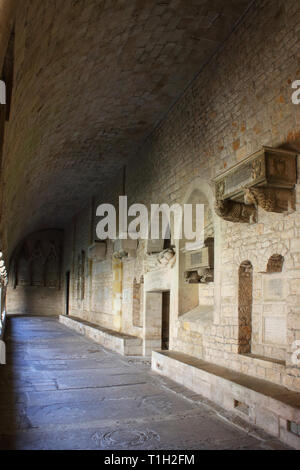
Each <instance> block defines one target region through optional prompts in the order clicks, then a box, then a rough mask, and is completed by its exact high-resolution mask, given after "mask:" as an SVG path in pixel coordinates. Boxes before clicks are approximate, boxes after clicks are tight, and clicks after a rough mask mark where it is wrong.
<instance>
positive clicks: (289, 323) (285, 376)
mask: <svg viewBox="0 0 300 470" xmlns="http://www.w3.org/2000/svg"><path fill="white" fill-rule="evenodd" d="M299 20H300V4H299V3H298V2H295V1H293V0H285V1H281V0H276V1H274V0H272V1H271V0H261V1H257V2H255V3H254V5H253V6H252V8H251V10H250V11H249V12H248V15H247V17H246V18H245V19H244V20H243V22H242V23H241V24H240V25H239V26H238V27H237V28H236V30H235V31H234V32H233V34H232V35H231V37H230V38H229V39H228V41H227V42H226V43H225V44H224V46H223V47H222V50H220V51H219V52H218V53H217V54H216V55H215V56H214V57H213V59H212V60H211V61H210V62H209V63H208V64H207V65H206V67H205V68H204V69H203V70H202V72H201V73H200V74H199V75H198V77H197V78H196V79H195V81H194V82H193V83H192V84H191V85H190V86H189V87H188V89H187V91H186V92H185V93H184V95H183V96H182V97H181V98H180V99H179V100H178V101H177V103H176V104H175V105H174V106H173V107H172V109H171V110H170V111H169V113H168V115H167V117H166V118H165V119H164V120H163V121H162V122H161V123H160V124H159V125H158V126H157V128H156V129H155V131H154V132H153V133H152V134H151V136H149V138H148V139H147V140H146V141H145V142H144V145H143V146H142V148H141V150H140V152H139V153H138V154H137V155H136V157H134V158H133V160H132V161H131V163H130V164H129V165H128V167H127V180H126V194H127V195H128V198H129V203H136V202H138V203H145V204H147V205H148V206H149V205H150V204H151V203H168V204H173V203H183V201H184V200H185V196H186V194H187V193H188V192H189V188H190V187H191V185H193V184H195V182H196V183H197V185H198V187H199V189H200V190H201V189H202V186H203V187H204V184H205V185H207V187H208V188H209V189H208V190H207V191H206V192H207V193H209V194H210V196H209V198H210V203H211V204H212V205H213V202H214V191H213V185H212V179H213V178H214V177H215V176H217V175H218V174H220V173H221V172H222V171H224V170H225V169H228V168H230V167H231V166H232V165H233V164H235V163H236V162H239V161H242V160H243V159H244V158H245V157H247V156H249V155H250V154H252V153H254V152H256V151H257V150H260V149H261V147H262V146H263V145H268V146H271V147H275V148H276V147H280V148H286V149H291V150H295V151H297V152H299V151H300V132H299V125H300V106H296V105H294V104H293V103H292V100H291V96H292V92H293V91H292V88H291V84H292V82H293V81H294V80H296V79H300V59H299V56H298V55H297V53H296V51H298V50H299V49H300V31H299V26H298V25H299ZM120 194H121V192H120V178H119V177H118V178H117V179H116V180H115V183H114V180H112V181H110V182H108V186H107V188H103V192H102V193H101V192H99V194H97V195H96V199H95V205H96V206H97V205H98V204H100V203H103V202H105V203H109V202H110V203H116V202H117V197H118V195H120ZM296 197H297V204H296V211H295V212H294V213H291V214H271V213H266V212H264V211H262V210H259V216H258V223H257V224H253V225H246V224H233V223H230V222H225V221H221V220H220V219H218V218H217V217H215V218H214V221H215V222H214V223H215V233H216V234H217V235H216V236H215V257H216V260H215V282H214V285H213V286H210V288H209V289H210V291H209V295H208V297H210V299H212V293H213V299H214V311H213V317H212V318H211V321H208V322H206V323H205V324H204V325H202V324H201V318H200V319H199V321H197V322H196V323H194V324H193V322H186V323H185V322H180V321H179V313H180V312H179V307H178V305H179V299H178V296H179V281H178V279H179V266H178V259H177V262H176V264H175V266H174V267H173V268H169V267H167V268H165V269H163V270H162V271H155V270H153V268H151V267H150V268H149V257H148V255H147V254H146V248H145V243H144V242H141V243H140V245H139V249H138V251H137V258H136V259H134V260H128V261H124V262H123V284H122V285H123V288H122V309H121V322H120V324H118V328H119V327H120V328H121V330H122V331H123V332H126V333H128V334H133V335H136V336H141V335H143V337H144V338H146V337H147V331H146V330H145V325H147V322H145V323H144V329H143V332H141V329H139V328H137V327H136V326H135V325H134V322H133V301H132V299H133V298H134V288H135V280H137V279H140V277H141V275H144V276H145V285H144V320H145V319H146V320H147V319H148V317H147V314H149V312H150V313H151V308H152V307H153V304H151V306H150V307H151V308H150V307H149V297H147V292H148V293H149V292H150V291H156V292H159V291H160V290H161V291H162V290H170V291H171V317H170V318H171V338H170V347H171V349H174V350H179V351H182V352H184V353H187V354H192V355H194V356H196V357H199V358H203V359H205V360H207V361H210V362H214V363H217V364H220V365H226V366H227V367H230V368H232V369H235V370H237V371H241V372H244V373H247V374H249V375H253V376H256V377H262V378H265V379H267V380H270V381H273V382H275V383H279V384H282V385H286V386H287V387H288V388H290V389H293V390H300V368H299V367H298V366H296V365H295V364H292V362H291V353H292V349H291V348H292V344H293V342H294V341H295V340H299V339H300V324H299V316H300V308H299V306H300V291H299V285H300V242H299V240H300V231H299V230H300V204H299V202H300V190H299V185H298V186H297V188H296ZM90 211H91V208H90V207H87V209H86V210H85V211H83V212H82V213H80V214H78V216H77V218H76V224H72V225H71V226H70V227H69V228H68V230H69V232H70V233H71V232H72V231H74V233H75V238H74V240H75V242H74V248H73V251H72V254H71V253H69V254H68V259H66V261H65V263H66V265H67V264H69V265H71V264H70V263H71V262H70V258H71V257H73V264H72V270H73V271H72V272H73V274H72V284H73V285H72V314H73V315H76V316H80V317H82V318H86V319H87V318H89V320H90V321H93V322H95V323H98V324H101V325H104V326H108V327H111V328H116V325H115V315H114V307H113V304H112V300H113V293H112V290H113V269H112V247H111V244H108V252H107V260H106V261H105V262H102V263H92V267H90V271H88V270H86V273H89V274H87V278H86V282H87V283H89V286H90V287H89V290H87V294H86V295H87V298H86V299H85V300H84V302H81V303H80V302H78V301H77V300H76V296H75V290H76V288H75V272H76V267H75V266H76V256H77V254H78V253H80V252H81V250H86V249H87V246H88V242H89V241H90V239H91V237H90V227H91V224H90V219H89V217H90V216H89V215H90ZM95 223H96V221H95ZM94 227H95V226H94ZM177 248H178V244H177ZM274 254H278V255H282V256H283V257H284V266H283V272H282V273H279V274H276V276H278V277H279V278H280V279H279V284H280V285H281V287H282V295H281V297H280V299H277V298H273V299H272V298H271V297H270V295H269V294H268V292H267V291H268V286H267V285H266V284H268V282H269V279H271V276H273V275H271V274H266V270H267V265H268V261H269V259H270V257H271V256H272V255H274ZM244 261H249V262H250V263H251V264H252V266H253V286H254V287H253V310H252V327H253V336H252V353H253V354H254V355H259V356H263V357H260V358H256V357H252V356H251V357H249V356H248V357H247V356H244V355H240V354H238V338H239V331H238V324H239V323H238V285H239V279H238V273H239V267H240V265H241V263H243V262H244ZM276 276H275V275H274V277H276ZM206 294H207V293H206ZM201 295H202V293H201V291H200V289H199V304H201V298H202V297H201ZM150 303H151V301H150ZM157 303H159V301H158V299H157ZM210 303H212V302H211V301H210ZM156 313H157V310H156V311H155V313H154V314H153V315H154V317H155V315H156ZM270 314H271V317H272V318H275V317H276V318H275V320H273V321H275V322H278V324H280V322H282V321H283V322H285V324H286V341H285V344H281V342H283V337H281V338H279V339H278V338H275V339H274V338H273V340H272V338H271V340H272V341H273V343H272V342H270V341H269V340H268V341H266V338H265V337H264V336H263V335H264V328H265V322H266V319H268V318H269V317H270ZM153 315H152V316H153ZM148 316H149V315H148ZM154 317H153V318H154ZM268 321H269V320H267V322H268ZM268 338H269V337H268V336H267V339H268ZM269 339H270V338H269ZM264 357H266V359H267V360H265V359H264Z"/></svg>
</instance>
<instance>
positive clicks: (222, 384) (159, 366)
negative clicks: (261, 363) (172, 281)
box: [152, 351, 300, 449]
mask: <svg viewBox="0 0 300 470" xmlns="http://www.w3.org/2000/svg"><path fill="white" fill-rule="evenodd" d="M152 369H153V370H154V371H155V372H157V373H159V374H161V375H164V376H167V377H169V378H170V379H172V380H175V381H176V382H178V383H180V384H181V385H183V386H185V387H187V388H189V389H191V390H193V391H194V392H195V393H197V394H199V395H202V396H204V397H205V398H207V399H209V400H211V401H213V402H215V403H217V404H218V405H220V406H222V407H223V408H224V409H226V410H229V411H231V412H234V413H236V414H237V415H238V416H242V417H243V419H246V420H247V421H249V422H250V423H252V424H255V425H256V426H258V427H261V428H262V429H264V430H265V431H267V432H268V433H269V434H271V435H273V436H276V437H277V438H279V439H281V440H282V441H283V442H284V443H286V444H288V445H290V446H291V447H294V448H296V449H300V438H299V437H298V436H296V435H295V434H292V433H291V432H289V431H288V423H289V422H296V423H298V424H300V393H297V392H292V391H290V390H288V389H286V388H284V387H282V386H279V385H276V384H272V383H270V382H267V381H266V380H262V379H257V378H253V377H250V376H248V375H245V374H241V373H238V372H235V371H233V370H231V369H227V368H225V367H221V366H217V365H215V364H211V363H208V362H205V361H202V360H200V359H196V358H194V357H192V356H188V355H186V354H182V353H179V352H175V351H153V353H152Z"/></svg>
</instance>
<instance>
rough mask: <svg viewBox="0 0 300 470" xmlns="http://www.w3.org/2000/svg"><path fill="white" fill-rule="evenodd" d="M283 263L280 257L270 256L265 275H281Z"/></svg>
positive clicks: (282, 258)
mask: <svg viewBox="0 0 300 470" xmlns="http://www.w3.org/2000/svg"><path fill="white" fill-rule="evenodd" d="M283 263H284V257H283V256H282V255H272V256H271V258H270V259H269V261H268V266H267V273H282V269H283Z"/></svg>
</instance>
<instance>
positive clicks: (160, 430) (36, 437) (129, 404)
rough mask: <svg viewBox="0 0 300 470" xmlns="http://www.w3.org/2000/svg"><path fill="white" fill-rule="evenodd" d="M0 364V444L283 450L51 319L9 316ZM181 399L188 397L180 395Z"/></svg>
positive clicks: (146, 367) (141, 365)
mask: <svg viewBox="0 0 300 470" xmlns="http://www.w3.org/2000/svg"><path fill="white" fill-rule="evenodd" d="M7 335H8V338H10V341H9V345H8V365H7V367H3V366H1V367H0V398H1V399H0V412H1V421H0V448H1V449H35V450H36V449H42V450H45V449H95V450H97V449H99V450H101V449H102V450H103V449H106V450H117V449H120V450H129V451H130V450H133V449H136V450H142V449H187V450H188V449H191V450H192V449H274V448H277V449H284V446H283V445H282V444H280V443H279V442H278V441H276V440H275V439H273V438H271V437H270V436H268V435H267V434H264V435H263V437H261V436H260V435H258V434H257V431H256V430H255V428H254V427H252V429H251V434H250V435H249V434H248V431H249V429H248V428H247V427H245V430H244V431H243V430H241V429H240V428H239V429H238V428H237V427H235V426H234V424H233V423H231V422H230V420H231V417H230V416H229V415H224V417H225V418H226V420H225V421H224V419H221V418H220V416H218V414H217V413H220V410H219V409H214V407H213V405H212V404H208V403H207V402H206V401H205V400H204V399H203V397H201V396H195V395H194V394H191V393H189V392H188V390H187V389H185V388H183V387H182V388H181V389H179V388H178V386H177V385H176V384H175V383H174V382H171V381H169V380H167V379H163V378H160V377H159V376H158V375H156V374H153V373H150V370H149V369H150V367H149V364H147V363H144V361H143V360H141V359H140V360H135V361H132V360H128V359H127V360H126V359H125V358H122V357H121V356H119V355H117V354H115V353H112V352H110V351H107V350H105V349H103V348H102V347H101V346H99V345H98V344H96V343H94V342H92V341H91V340H87V339H85V338H83V337H81V336H79V335H77V334H76V333H74V332H71V331H70V330H68V329H67V328H66V327H64V326H63V325H61V324H59V323H58V321H57V320H55V319H51V318H38V317H26V318H24V317H23V318H21V317H18V318H13V319H10V320H9V329H8V332H7ZM187 398H188V399H187Z"/></svg>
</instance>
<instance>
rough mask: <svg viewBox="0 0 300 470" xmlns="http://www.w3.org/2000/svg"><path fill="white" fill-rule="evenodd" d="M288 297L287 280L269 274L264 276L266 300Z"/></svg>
mask: <svg viewBox="0 0 300 470" xmlns="http://www.w3.org/2000/svg"><path fill="white" fill-rule="evenodd" d="M285 297H286V283H285V280H284V279H282V278H279V277H273V276H271V275H269V276H268V277H265V278H264V300H273V301H277V302H280V301H284V300H285Z"/></svg>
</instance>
